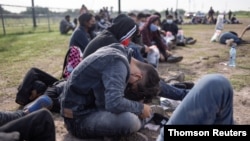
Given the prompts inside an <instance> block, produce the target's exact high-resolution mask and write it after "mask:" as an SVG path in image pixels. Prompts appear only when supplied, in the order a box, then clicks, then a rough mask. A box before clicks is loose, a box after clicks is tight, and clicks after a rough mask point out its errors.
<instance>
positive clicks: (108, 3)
mask: <svg viewBox="0 0 250 141" xmlns="http://www.w3.org/2000/svg"><path fill="white" fill-rule="evenodd" d="M31 1H32V0H0V4H8V5H21V6H31ZM120 1H121V10H122V11H130V10H144V9H149V10H151V9H154V10H156V11H162V10H166V9H167V8H169V9H170V8H173V9H176V7H177V8H178V9H184V10H186V11H202V12H207V11H208V10H209V8H210V6H212V7H213V9H214V10H215V11H220V12H224V11H226V12H227V11H229V10H232V11H238V10H246V11H250V0H120ZM34 4H35V6H41V7H54V8H69V9H77V8H80V7H81V5H82V4H84V5H86V6H87V7H88V8H89V9H93V10H95V11H97V10H99V9H101V8H102V7H109V8H110V7H113V10H114V11H118V0H34ZM8 8H9V7H8ZM16 9H20V8H16ZM14 10H15V9H14Z"/></svg>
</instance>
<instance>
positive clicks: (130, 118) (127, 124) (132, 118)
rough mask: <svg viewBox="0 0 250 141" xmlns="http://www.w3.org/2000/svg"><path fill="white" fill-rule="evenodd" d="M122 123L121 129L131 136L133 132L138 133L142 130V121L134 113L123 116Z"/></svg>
mask: <svg viewBox="0 0 250 141" xmlns="http://www.w3.org/2000/svg"><path fill="white" fill-rule="evenodd" d="M120 121H121V122H120V123H119V124H120V126H121V128H122V129H124V130H123V131H124V132H129V133H124V134H130V133H133V132H137V131H138V130H139V129H140V128H141V121H140V119H139V118H138V116H137V115H135V114H133V113H129V112H126V113H123V114H122V119H121V120H120Z"/></svg>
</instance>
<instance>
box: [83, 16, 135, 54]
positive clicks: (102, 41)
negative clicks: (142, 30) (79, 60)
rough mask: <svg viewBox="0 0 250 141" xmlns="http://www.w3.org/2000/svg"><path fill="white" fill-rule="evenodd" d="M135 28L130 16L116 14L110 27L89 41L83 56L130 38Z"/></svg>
mask: <svg viewBox="0 0 250 141" xmlns="http://www.w3.org/2000/svg"><path fill="white" fill-rule="evenodd" d="M136 30H138V27H137V25H136V23H135V22H134V21H133V20H132V19H131V18H129V17H128V16H127V15H125V14H120V15H118V16H117V17H116V18H115V19H114V20H113V22H112V25H111V26H110V27H108V28H107V29H105V30H103V31H102V32H101V33H100V34H99V35H98V36H96V37H95V38H94V39H92V40H91V41H90V42H89V44H88V45H87V46H86V48H85V50H84V52H83V58H85V57H87V56H88V55H90V54H92V53H93V52H95V51H96V50H97V49H98V48H101V47H103V46H107V45H109V44H112V43H120V42H122V41H123V40H125V39H127V38H131V37H132V36H133V34H134V33H136Z"/></svg>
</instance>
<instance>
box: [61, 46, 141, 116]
mask: <svg viewBox="0 0 250 141" xmlns="http://www.w3.org/2000/svg"><path fill="white" fill-rule="evenodd" d="M127 57H128V49H126V48H124V47H123V46H122V45H120V44H118V43H114V44H111V45H109V46H105V47H102V48H100V49H98V50H97V51H96V52H94V53H92V54H90V55H89V56H87V57H86V58H85V59H84V60H83V61H82V62H81V63H80V64H79V65H78V66H77V67H76V68H75V69H74V70H73V72H72V73H71V75H70V77H69V78H68V80H67V83H66V85H65V87H64V91H63V93H62V94H61V99H60V100H61V114H62V116H64V117H67V118H77V117H82V116H84V115H86V114H90V113H91V112H95V111H98V110H106V111H110V112H113V113H121V112H132V113H135V114H137V115H139V114H141V113H142V110H143V104H142V103H140V102H136V101H131V100H128V99H126V98H124V90H125V88H126V85H127V81H128V78H129V76H130V69H129V62H128V58H127Z"/></svg>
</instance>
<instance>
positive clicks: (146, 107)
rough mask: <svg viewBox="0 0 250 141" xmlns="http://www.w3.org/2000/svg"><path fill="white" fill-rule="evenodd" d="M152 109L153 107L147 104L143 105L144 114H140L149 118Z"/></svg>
mask: <svg viewBox="0 0 250 141" xmlns="http://www.w3.org/2000/svg"><path fill="white" fill-rule="evenodd" d="M151 113H152V110H151V107H150V106H149V105H147V104H144V105H143V110H142V114H141V115H140V117H141V118H149V117H150V116H151Z"/></svg>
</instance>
